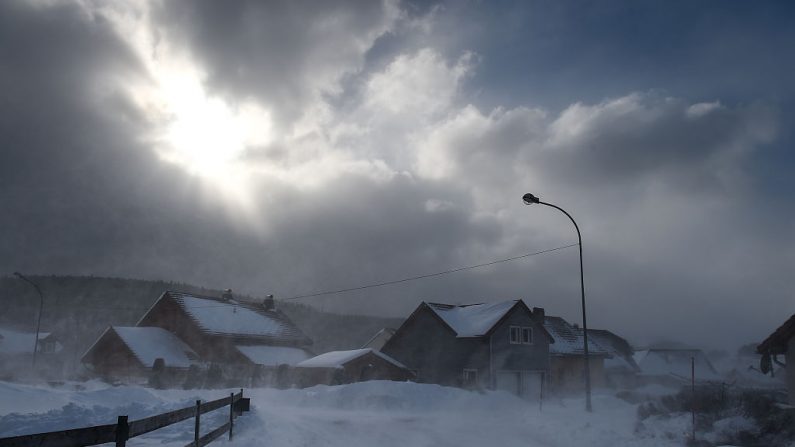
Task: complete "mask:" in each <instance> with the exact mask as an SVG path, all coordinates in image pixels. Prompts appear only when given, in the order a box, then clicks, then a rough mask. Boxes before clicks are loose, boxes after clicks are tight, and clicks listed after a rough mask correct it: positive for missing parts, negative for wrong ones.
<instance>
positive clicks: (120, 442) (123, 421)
mask: <svg viewBox="0 0 795 447" xmlns="http://www.w3.org/2000/svg"><path fill="white" fill-rule="evenodd" d="M129 436H130V426H129V425H128V424H127V416H119V418H118V419H117V420H116V447H125V446H126V445H127V438H129Z"/></svg>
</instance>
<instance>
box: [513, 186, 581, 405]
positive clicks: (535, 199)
mask: <svg viewBox="0 0 795 447" xmlns="http://www.w3.org/2000/svg"><path fill="white" fill-rule="evenodd" d="M522 200H524V203H525V205H532V204H534V203H538V204H540V205H546V206H550V207H552V208H555V209H557V210H559V211H560V212H562V213H563V214H565V215H566V217H568V218H569V220H571V223H573V224H574V229H575V230H577V241H578V244H577V245H578V246H579V247H580V293H581V295H580V296H581V300H582V335H583V337H582V338H583V351H584V354H585V409H586V410H587V411H589V412H590V411H593V408H592V407H591V359H590V356H589V354H588V323H587V320H586V318H585V280H584V279H583V272H582V235H580V227H578V226H577V222H575V221H574V218H573V217H571V214H569V213H567V212H566V210H564V209H563V208H561V207H559V206H557V205H553V204H551V203H547V202H542V201H541V199H539V198H538V197H536V196H534V195H532V194H530V193H527V194H525V195H524V196H522Z"/></svg>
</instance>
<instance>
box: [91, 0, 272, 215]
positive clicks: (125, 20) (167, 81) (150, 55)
mask: <svg viewBox="0 0 795 447" xmlns="http://www.w3.org/2000/svg"><path fill="white" fill-rule="evenodd" d="M103 13H104V15H105V16H106V17H108V18H110V19H111V21H112V22H113V23H114V25H115V27H116V28H117V30H118V31H119V35H120V36H122V37H123V38H124V39H125V40H126V41H127V42H128V44H129V45H130V47H131V48H133V49H134V50H135V51H136V53H137V54H138V56H139V58H140V60H141V61H142V63H143V64H144V66H145V67H146V71H147V73H148V79H147V80H146V82H143V83H139V84H135V85H132V86H129V87H128V88H129V91H130V95H131V97H132V98H133V99H134V100H135V101H136V102H137V103H138V105H139V107H140V108H141V109H142V110H144V111H146V115H147V119H149V120H150V121H152V122H153V124H154V126H153V129H155V130H154V131H153V133H152V134H151V135H149V136H148V137H147V141H149V143H150V144H151V145H152V147H153V149H154V150H156V151H157V153H158V155H160V156H161V157H162V158H163V160H165V161H167V162H170V163H174V164H175V165H177V166H179V167H181V168H183V169H184V170H186V171H187V172H189V173H190V174H192V175H195V176H197V177H199V178H201V179H202V180H204V181H206V182H207V183H208V184H209V185H210V186H211V187H212V189H214V190H216V191H218V192H220V193H222V194H223V195H224V197H225V198H226V199H227V200H231V201H234V202H236V204H237V205H242V206H243V207H248V208H250V207H251V203H252V202H251V197H249V194H248V191H249V188H248V187H247V183H248V180H249V176H250V174H251V172H250V169H248V168H247V167H246V166H245V163H244V161H243V160H242V157H243V156H244V154H245V152H246V150H247V149H248V148H251V147H258V146H264V145H267V144H268V143H270V142H271V141H272V120H271V115H270V113H269V111H268V110H266V109H265V108H263V107H262V106H261V105H258V104H255V103H253V102H250V101H248V102H240V103H232V102H230V101H229V100H227V99H225V98H222V97H220V96H217V95H212V94H211V93H210V92H209V91H208V90H207V89H206V88H205V84H204V79H205V75H204V73H203V71H202V70H201V67H199V66H198V65H197V64H195V63H194V62H193V61H192V60H191V58H190V56H189V55H188V54H186V53H184V52H183V51H180V50H179V49H178V48H176V47H174V46H172V45H170V44H169V42H168V40H167V39H166V38H165V37H164V36H163V35H160V34H159V33H158V32H157V31H156V30H153V29H151V25H150V23H151V22H150V20H148V18H147V17H148V15H149V11H148V5H147V4H146V3H142V4H129V3H123V4H116V5H115V6H107V7H105V8H103Z"/></svg>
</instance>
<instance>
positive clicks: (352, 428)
mask: <svg viewBox="0 0 795 447" xmlns="http://www.w3.org/2000/svg"><path fill="white" fill-rule="evenodd" d="M86 386H87V387H88V389H85V390H78V389H75V385H74V384H71V385H69V384H67V385H65V386H63V387H60V388H42V387H33V386H26V385H18V384H9V383H3V382H0V437H2V436H12V435H17V434H25V433H35V432H40V431H50V430H60V429H65V428H72V427H80V426H86V425H96V424H104V423H112V422H114V421H115V419H116V416H118V415H125V414H126V415H129V416H130V418H131V419H136V418H140V417H144V416H148V415H153V414H157V413H161V412H164V411H168V410H170V409H175V408H180V407H184V406H189V405H192V404H193V402H194V401H195V400H196V399H205V400H209V399H214V398H217V397H220V396H224V395H228V393H229V392H230V391H231V390H189V391H184V390H150V389H146V388H141V387H130V386H125V387H110V386H108V385H103V384H99V383H97V382H90V383H88V384H87V385H86ZM244 394H245V395H246V396H248V397H251V398H252V400H251V404H252V411H251V412H250V413H246V414H244V415H243V416H242V417H240V418H238V419H237V421H236V422H237V423H236V435H235V439H234V440H233V442H232V443H231V444H233V445H240V446H259V445H261V446H333V447H337V446H339V447H343V446H344V447H358V446H375V445H377V446H382V447H393V446H394V447H405V446H442V447H445V446H450V447H453V446H455V447H459V446H491V445H497V446H529V447H534V446H561V447H562V446H573V445H588V446H610V447H613V446H674V445H682V443H683V440H684V437H677V436H673V437H671V438H670V439H669V431H666V434H665V435H664V436H659V437H658V436H657V433H656V432H654V431H653V430H647V431H646V433H641V434H638V433H636V432H635V425H636V417H635V415H636V406H635V405H631V404H628V403H626V402H624V401H621V400H619V399H617V398H615V397H612V396H610V395H605V394H596V395H595V396H594V409H595V411H594V412H593V413H587V412H585V410H584V408H583V407H584V405H583V401H582V400H581V399H565V400H559V401H547V402H544V406H543V408H539V405H538V403H529V402H526V401H523V400H521V399H519V398H517V397H515V396H513V395H510V394H507V393H504V392H499V391H497V392H487V393H482V394H480V393H476V392H469V391H464V390H461V389H457V388H449V387H442V386H437V385H425V384H415V383H410V382H384V381H372V382H363V383H354V384H350V385H340V386H316V387H313V388H307V389H302V390H299V389H290V390H275V389H254V390H245V391H244ZM21 396H24V400H25V401H26V402H25V403H24V404H22V405H20V400H22V398H21ZM215 413H218V414H215ZM226 414H227V413H226V412H224V411H220V410H219V411H218V412H213V413H209V414H208V416H207V417H204V416H203V417H202V421H206V422H207V425H206V426H207V428H208V429H210V428H213V427H215V426H216V425H220V424H221V423H223V419H224V418H225V417H226ZM192 424H193V421H192V420H187V421H185V422H183V423H180V424H178V425H177V426H172V427H168V428H166V429H162V430H158V431H155V432H152V433H150V434H147V435H145V436H144V437H142V438H135V441H134V443H135V445H138V446H145V445H158V446H166V447H167V446H181V445H185V444H186V443H188V442H190V440H191V438H192V427H193V425H192ZM683 436H684V433H683ZM225 443H228V441H225V440H221V441H217V444H218V445H221V444H225ZM213 445H216V444H213Z"/></svg>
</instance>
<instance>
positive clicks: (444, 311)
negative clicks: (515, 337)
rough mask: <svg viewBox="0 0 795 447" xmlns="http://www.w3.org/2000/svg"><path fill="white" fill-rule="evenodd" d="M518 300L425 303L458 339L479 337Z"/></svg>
mask: <svg viewBox="0 0 795 447" xmlns="http://www.w3.org/2000/svg"><path fill="white" fill-rule="evenodd" d="M518 302H519V300H510V301H500V302H498V303H483V304H465V305H452V304H439V303H427V304H428V307H430V308H431V310H433V311H434V312H435V313H436V315H438V316H439V318H441V319H442V320H444V322H445V323H446V324H447V325H448V326H450V328H452V329H453V330H454V331H455V333H456V335H457V336H458V337H480V336H483V335H485V334H486V333H488V332H489V330H491V328H492V327H494V325H495V324H497V322H498V321H500V319H502V317H504V316H505V314H507V313H508V311H510V310H511V309H512V308H513V306H515V305H516V303H518Z"/></svg>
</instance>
